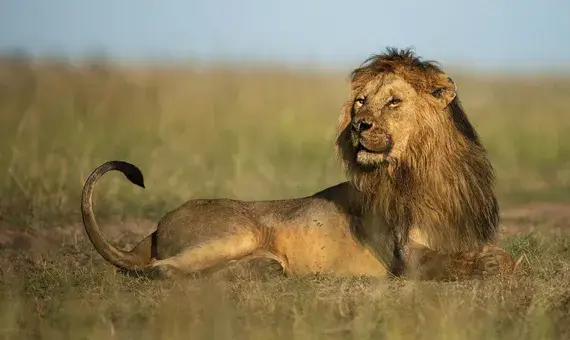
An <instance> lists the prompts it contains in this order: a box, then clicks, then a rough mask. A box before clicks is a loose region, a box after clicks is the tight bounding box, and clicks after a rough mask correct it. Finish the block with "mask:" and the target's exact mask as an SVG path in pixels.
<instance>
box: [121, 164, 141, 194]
mask: <svg viewBox="0 0 570 340" xmlns="http://www.w3.org/2000/svg"><path fill="white" fill-rule="evenodd" d="M115 162H116V163H117V164H120V169H121V171H122V172H123V174H124V175H125V177H126V178H127V179H128V180H129V181H131V183H133V184H136V185H138V186H139V187H141V188H143V189H144V188H145V186H144V177H143V174H142V172H141V170H140V169H139V168H138V167H137V166H136V165H133V164H131V163H127V162H123V161H115Z"/></svg>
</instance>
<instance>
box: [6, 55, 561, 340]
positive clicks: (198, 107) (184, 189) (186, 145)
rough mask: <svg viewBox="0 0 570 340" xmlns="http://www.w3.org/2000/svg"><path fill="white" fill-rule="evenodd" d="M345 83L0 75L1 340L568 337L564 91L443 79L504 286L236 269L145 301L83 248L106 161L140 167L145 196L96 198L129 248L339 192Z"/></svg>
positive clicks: (174, 74)
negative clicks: (178, 230)
mask: <svg viewBox="0 0 570 340" xmlns="http://www.w3.org/2000/svg"><path fill="white" fill-rule="evenodd" d="M355 66H356V65H355ZM444 66H445V65H444ZM348 72H349V70H348V69H347V70H345V72H344V73H337V74H334V73H330V74H329V73H316V72H315V73H308V74H302V73H300V72H293V71H287V70H286V69H282V70H280V69H269V68H268V69H234V68H223V67H218V68H215V69H205V68H197V67H195V68H190V67H189V68H184V67H176V68H165V67H163V68H152V69H150V68H148V69H137V68H131V69H129V68H126V67H121V68H113V67H110V66H109V65H91V66H90V67H82V68H74V67H71V66H69V65H66V64H62V63H47V62H44V63H38V62H34V63H31V62H26V61H18V60H2V61H1V64H0V138H1V143H0V188H1V190H2V196H1V197H0V280H1V282H2V286H1V288H0V301H1V303H0V339H27V338H30V339H32V338H33V339H131V338H133V339H134V338H136V339H188V338H191V339H199V338H200V339H201V338H214V339H226V338H232V339H233V338H239V339H271V338H276V339H293V338H294V339H349V338H355V339H368V338H374V339H382V338H388V339H408V338H417V339H424V338H425V339H434V338H435V339H495V338H501V339H517V340H520V339H550V338H552V339H562V338H569V337H570V326H568V325H569V322H570V233H569V232H568V230H569V229H568V223H569V222H570V204H567V202H570V194H569V193H570V185H569V181H570V152H569V151H570V119H568V117H570V115H569V114H570V78H562V77H553V76H550V77H538V76H535V77H510V78H506V77H498V76H478V77H477V76H473V75H465V74H462V73H461V72H451V76H452V77H453V78H454V80H455V81H456V83H457V84H458V87H459V93H460V97H461V98H462V101H463V104H464V107H465V109H466V111H467V113H468V115H469V117H470V118H471V120H472V122H473V123H474V124H475V126H476V127H477V129H478V131H479V133H480V135H481V138H482V140H483V142H484V144H485V146H486V147H487V148H488V150H489V153H490V156H491V159H492V162H493V164H494V166H495V168H496V170H497V176H498V181H497V192H498V194H499V198H500V202H501V206H502V211H503V225H504V237H503V238H502V243H503V245H504V246H505V247H506V248H507V249H508V250H509V251H511V252H512V253H513V254H514V255H515V256H520V255H523V254H524V255H525V262H524V263H525V265H526V266H527V267H528V268H529V271H528V274H527V275H525V276H523V277H522V278H521V279H520V280H519V281H517V282H516V283H508V284H507V283H504V282H499V281H494V280H489V281H481V282H477V281H474V282H464V283H429V282H408V281H403V280H391V281H389V282H388V281H383V280H372V279H366V280H364V279H359V278H353V279H334V278H330V277H312V278H302V279H301V278H288V279H284V278H282V277H280V276H278V275H271V273H272V272H269V274H268V275H259V273H258V272H256V271H251V270H248V269H247V268H245V269H244V268H234V269H231V270H228V271H226V272H222V273H220V274H218V275H215V276H214V277H209V278H196V279H193V280H187V281H176V282H149V281H145V280H143V279H133V278H128V277H123V276H121V275H119V274H117V273H116V272H115V270H114V269H113V268H112V267H111V266H110V265H109V264H107V263H105V262H104V261H103V260H102V258H101V257H100V256H99V255H98V254H97V253H96V252H95V251H94V249H93V247H92V246H91V244H90V243H88V241H86V239H85V236H84V231H83V229H82V225H81V224H80V216H79V196H80V192H81V187H82V185H83V182H84V180H85V179H86V177H87V176H88V174H89V172H90V171H91V170H93V169H94V167H96V166H97V165H99V164H100V163H102V162H104V161H107V160H111V159H124V160H128V161H130V162H132V163H134V164H137V165H138V166H139V167H140V168H141V169H142V171H143V173H144V175H145V182H146V188H147V189H144V190H143V189H140V188H137V187H134V186H133V185H130V184H129V183H127V182H126V180H124V178H122V176H121V175H117V174H114V173H113V174H109V175H107V176H106V177H105V178H103V179H102V180H101V182H100V184H99V185H98V187H97V189H96V192H95V198H94V200H95V205H96V206H95V210H96V214H97V217H98V219H99V221H101V223H102V228H103V229H104V232H105V233H106V234H107V235H109V237H110V238H111V239H112V240H114V242H116V244H119V245H121V246H132V245H133V244H134V242H136V241H138V240H140V239H141V238H142V235H145V234H146V233H148V232H150V231H151V230H152V229H153V228H154V224H153V223H154V222H153V221H156V219H157V218H158V217H160V216H161V215H162V214H164V213H165V212H166V211H168V210H169V209H171V208H174V207H176V206H177V205H179V204H180V203H182V202H183V201H185V200H187V199H191V198H198V197H231V198H239V199H245V200H254V199H255V200H261V199H276V198H289V197H295V196H301V195H309V194H312V193H313V192H315V191H317V190H320V189H322V188H325V187H327V186H330V185H332V184H335V183H337V182H339V181H342V180H344V177H343V174H342V171H341V170H340V166H339V164H338V162H337V160H336V157H335V155H334V152H333V138H334V135H335V129H336V122H337V118H338V115H339V112H340V106H341V104H342V102H343V101H344V100H345V98H346V95H347V74H348ZM226 274H228V275H226Z"/></svg>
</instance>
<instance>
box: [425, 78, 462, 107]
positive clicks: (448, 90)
mask: <svg viewBox="0 0 570 340" xmlns="http://www.w3.org/2000/svg"><path fill="white" fill-rule="evenodd" d="M441 78H442V79H441V80H440V81H439V82H437V84H436V85H435V87H434V88H433V89H432V91H431V95H432V96H434V97H435V98H436V99H437V100H438V101H439V102H440V103H441V104H442V106H443V107H446V106H447V105H449V103H451V102H452V101H453V99H455V96H456V95H457V86H456V85H455V82H454V81H453V80H452V79H451V78H450V77H448V76H447V75H442V76H441Z"/></svg>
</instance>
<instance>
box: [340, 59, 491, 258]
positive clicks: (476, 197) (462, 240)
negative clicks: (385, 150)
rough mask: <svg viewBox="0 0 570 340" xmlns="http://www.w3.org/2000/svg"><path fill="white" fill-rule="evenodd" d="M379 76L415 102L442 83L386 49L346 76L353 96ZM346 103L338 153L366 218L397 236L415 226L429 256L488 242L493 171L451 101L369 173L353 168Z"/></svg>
mask: <svg viewBox="0 0 570 340" xmlns="http://www.w3.org/2000/svg"><path fill="white" fill-rule="evenodd" d="M384 73H394V74H396V75H399V76H401V77H402V78H403V79H404V80H406V81H407V82H408V83H409V84H410V85H412V86H413V87H414V88H415V89H416V91H417V92H418V93H420V95H422V96H429V95H430V93H432V91H433V90H434V89H437V88H438V84H439V83H440V82H441V79H442V78H447V77H446V76H445V74H444V72H443V71H442V69H441V68H440V67H438V66H437V65H436V63H435V62H433V61H422V60H421V59H420V58H419V57H417V56H415V55H414V53H412V52H411V51H410V50H409V49H405V50H397V49H392V48H389V49H388V50H387V51H386V52H385V53H383V54H379V55H375V56H373V57H371V58H369V59H367V60H366V61H365V62H364V63H363V64H362V65H361V66H360V67H359V68H357V69H356V70H354V71H353V72H352V73H351V77H350V79H351V85H352V90H353V91H357V90H358V89H359V88H360V87H361V86H364V85H365V84H367V83H368V82H369V81H372V80H373V79H375V78H376V77H378V76H379V75H381V74H384ZM352 100H353V98H350V99H349V101H348V102H347V104H346V105H345V106H344V107H343V115H342V116H341V119H340V122H339V124H340V125H339V135H338V138H337V150H338V151H339V154H340V157H341V158H342V160H343V162H344V164H345V167H346V169H347V173H348V175H349V176H350V178H351V181H352V183H353V184H354V185H355V186H356V187H357V188H358V189H359V190H360V191H361V192H363V193H364V194H365V195H364V196H365V197H366V202H364V205H365V206H368V207H369V208H370V210H369V211H374V214H377V215H378V218H379V219H380V220H381V221H383V223H387V224H388V225H389V226H391V227H393V228H397V229H399V231H400V232H401V233H402V234H407V233H408V230H409V228H410V227H412V226H417V227H419V228H420V229H422V231H423V233H424V234H425V235H427V237H428V241H429V243H430V246H431V247H432V248H433V249H442V248H443V247H444V246H445V248H446V249H447V250H463V249H468V248H470V247H473V246H474V245H479V244H483V243H486V242H489V241H492V239H493V238H494V237H495V236H496V234H497V229H498V222H499V217H498V214H499V207H498V203H497V200H496V198H495V194H494V190H493V185H494V170H493V167H492V166H491V164H490V162H489V160H488V158H487V154H486V150H485V148H484V147H483V146H482V145H481V143H480V140H479V138H478V136H477V133H476V131H475V129H474V128H473V126H472V125H471V123H470V122H469V120H468V118H467V116H466V114H465V112H464V110H463V108H462V106H461V102H460V100H459V98H458V96H456V97H455V98H454V99H453V100H452V101H451V103H450V104H449V105H448V106H447V107H445V108H444V109H443V110H442V109H439V108H435V107H428V108H426V112H425V113H423V114H424V115H426V116H427V117H437V119H430V120H429V121H426V123H425V126H417V127H415V128H414V129H412V130H413V132H412V133H411V134H410V136H409V142H408V147H407V150H406V151H405V152H404V153H403V154H402V155H401V156H400V157H399V159H398V160H397V162H396V163H391V164H390V165H389V166H387V167H379V168H378V169H375V170H372V171H370V170H363V169H362V168H361V167H360V166H359V165H358V164H356V162H355V157H354V153H355V150H354V148H353V147H352V145H351V143H350V139H349V130H350V128H349V127H348V125H349V124H348V123H349V121H350V115H351V107H352V106H351V103H352Z"/></svg>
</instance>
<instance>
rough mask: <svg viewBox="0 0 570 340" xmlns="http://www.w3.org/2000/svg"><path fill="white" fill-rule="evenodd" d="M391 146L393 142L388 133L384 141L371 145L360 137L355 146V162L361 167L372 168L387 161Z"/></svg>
mask: <svg viewBox="0 0 570 340" xmlns="http://www.w3.org/2000/svg"><path fill="white" fill-rule="evenodd" d="M393 146H394V143H393V141H392V138H391V137H390V136H389V135H386V138H385V141H383V142H382V143H378V144H372V145H369V144H368V143H366V141H363V140H362V139H360V140H358V142H357V144H356V147H355V153H356V162H357V163H358V164H360V165H361V166H363V167H367V168H368V167H369V168H370V169H374V168H375V167H376V166H379V165H382V164H385V163H387V162H388V161H389V158H390V152H391V151H392V149H393Z"/></svg>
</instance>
